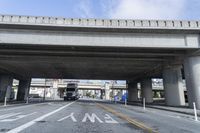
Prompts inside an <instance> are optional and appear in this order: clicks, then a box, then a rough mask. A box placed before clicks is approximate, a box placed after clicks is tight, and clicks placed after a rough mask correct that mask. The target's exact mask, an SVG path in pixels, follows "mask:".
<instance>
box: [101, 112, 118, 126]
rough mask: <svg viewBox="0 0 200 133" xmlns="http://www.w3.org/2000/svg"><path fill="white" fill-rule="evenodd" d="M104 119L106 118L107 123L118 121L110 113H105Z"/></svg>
mask: <svg viewBox="0 0 200 133" xmlns="http://www.w3.org/2000/svg"><path fill="white" fill-rule="evenodd" d="M104 119H105V123H113V124H114V123H118V122H117V121H116V120H114V119H113V118H112V117H111V116H110V115H108V114H105V117H104Z"/></svg>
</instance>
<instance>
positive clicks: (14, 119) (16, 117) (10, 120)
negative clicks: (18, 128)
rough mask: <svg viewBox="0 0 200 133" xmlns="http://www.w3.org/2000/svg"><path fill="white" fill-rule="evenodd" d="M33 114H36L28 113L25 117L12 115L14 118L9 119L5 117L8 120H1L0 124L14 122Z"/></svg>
mask: <svg viewBox="0 0 200 133" xmlns="http://www.w3.org/2000/svg"><path fill="white" fill-rule="evenodd" d="M35 113H37V112H33V113H30V114H27V115H14V116H15V118H9V117H7V118H9V119H3V120H0V122H12V121H16V120H19V119H22V118H24V117H27V116H30V115H33V114H35ZM20 114H21V113H20Z"/></svg>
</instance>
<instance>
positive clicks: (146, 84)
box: [141, 78, 153, 103]
mask: <svg viewBox="0 0 200 133" xmlns="http://www.w3.org/2000/svg"><path fill="white" fill-rule="evenodd" d="M141 91H142V98H145V101H146V102H147V103H152V102H153V93H152V81H151V78H146V79H144V80H142V82H141Z"/></svg>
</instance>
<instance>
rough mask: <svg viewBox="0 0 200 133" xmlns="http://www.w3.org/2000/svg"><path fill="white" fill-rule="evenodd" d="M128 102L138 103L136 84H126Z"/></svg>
mask: <svg viewBox="0 0 200 133" xmlns="http://www.w3.org/2000/svg"><path fill="white" fill-rule="evenodd" d="M128 101H138V87H137V83H129V84H128Z"/></svg>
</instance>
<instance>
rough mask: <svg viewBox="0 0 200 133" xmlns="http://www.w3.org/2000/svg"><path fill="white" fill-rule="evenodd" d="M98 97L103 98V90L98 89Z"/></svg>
mask: <svg viewBox="0 0 200 133" xmlns="http://www.w3.org/2000/svg"><path fill="white" fill-rule="evenodd" d="M100 93H101V94H100V99H103V90H100Z"/></svg>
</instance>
